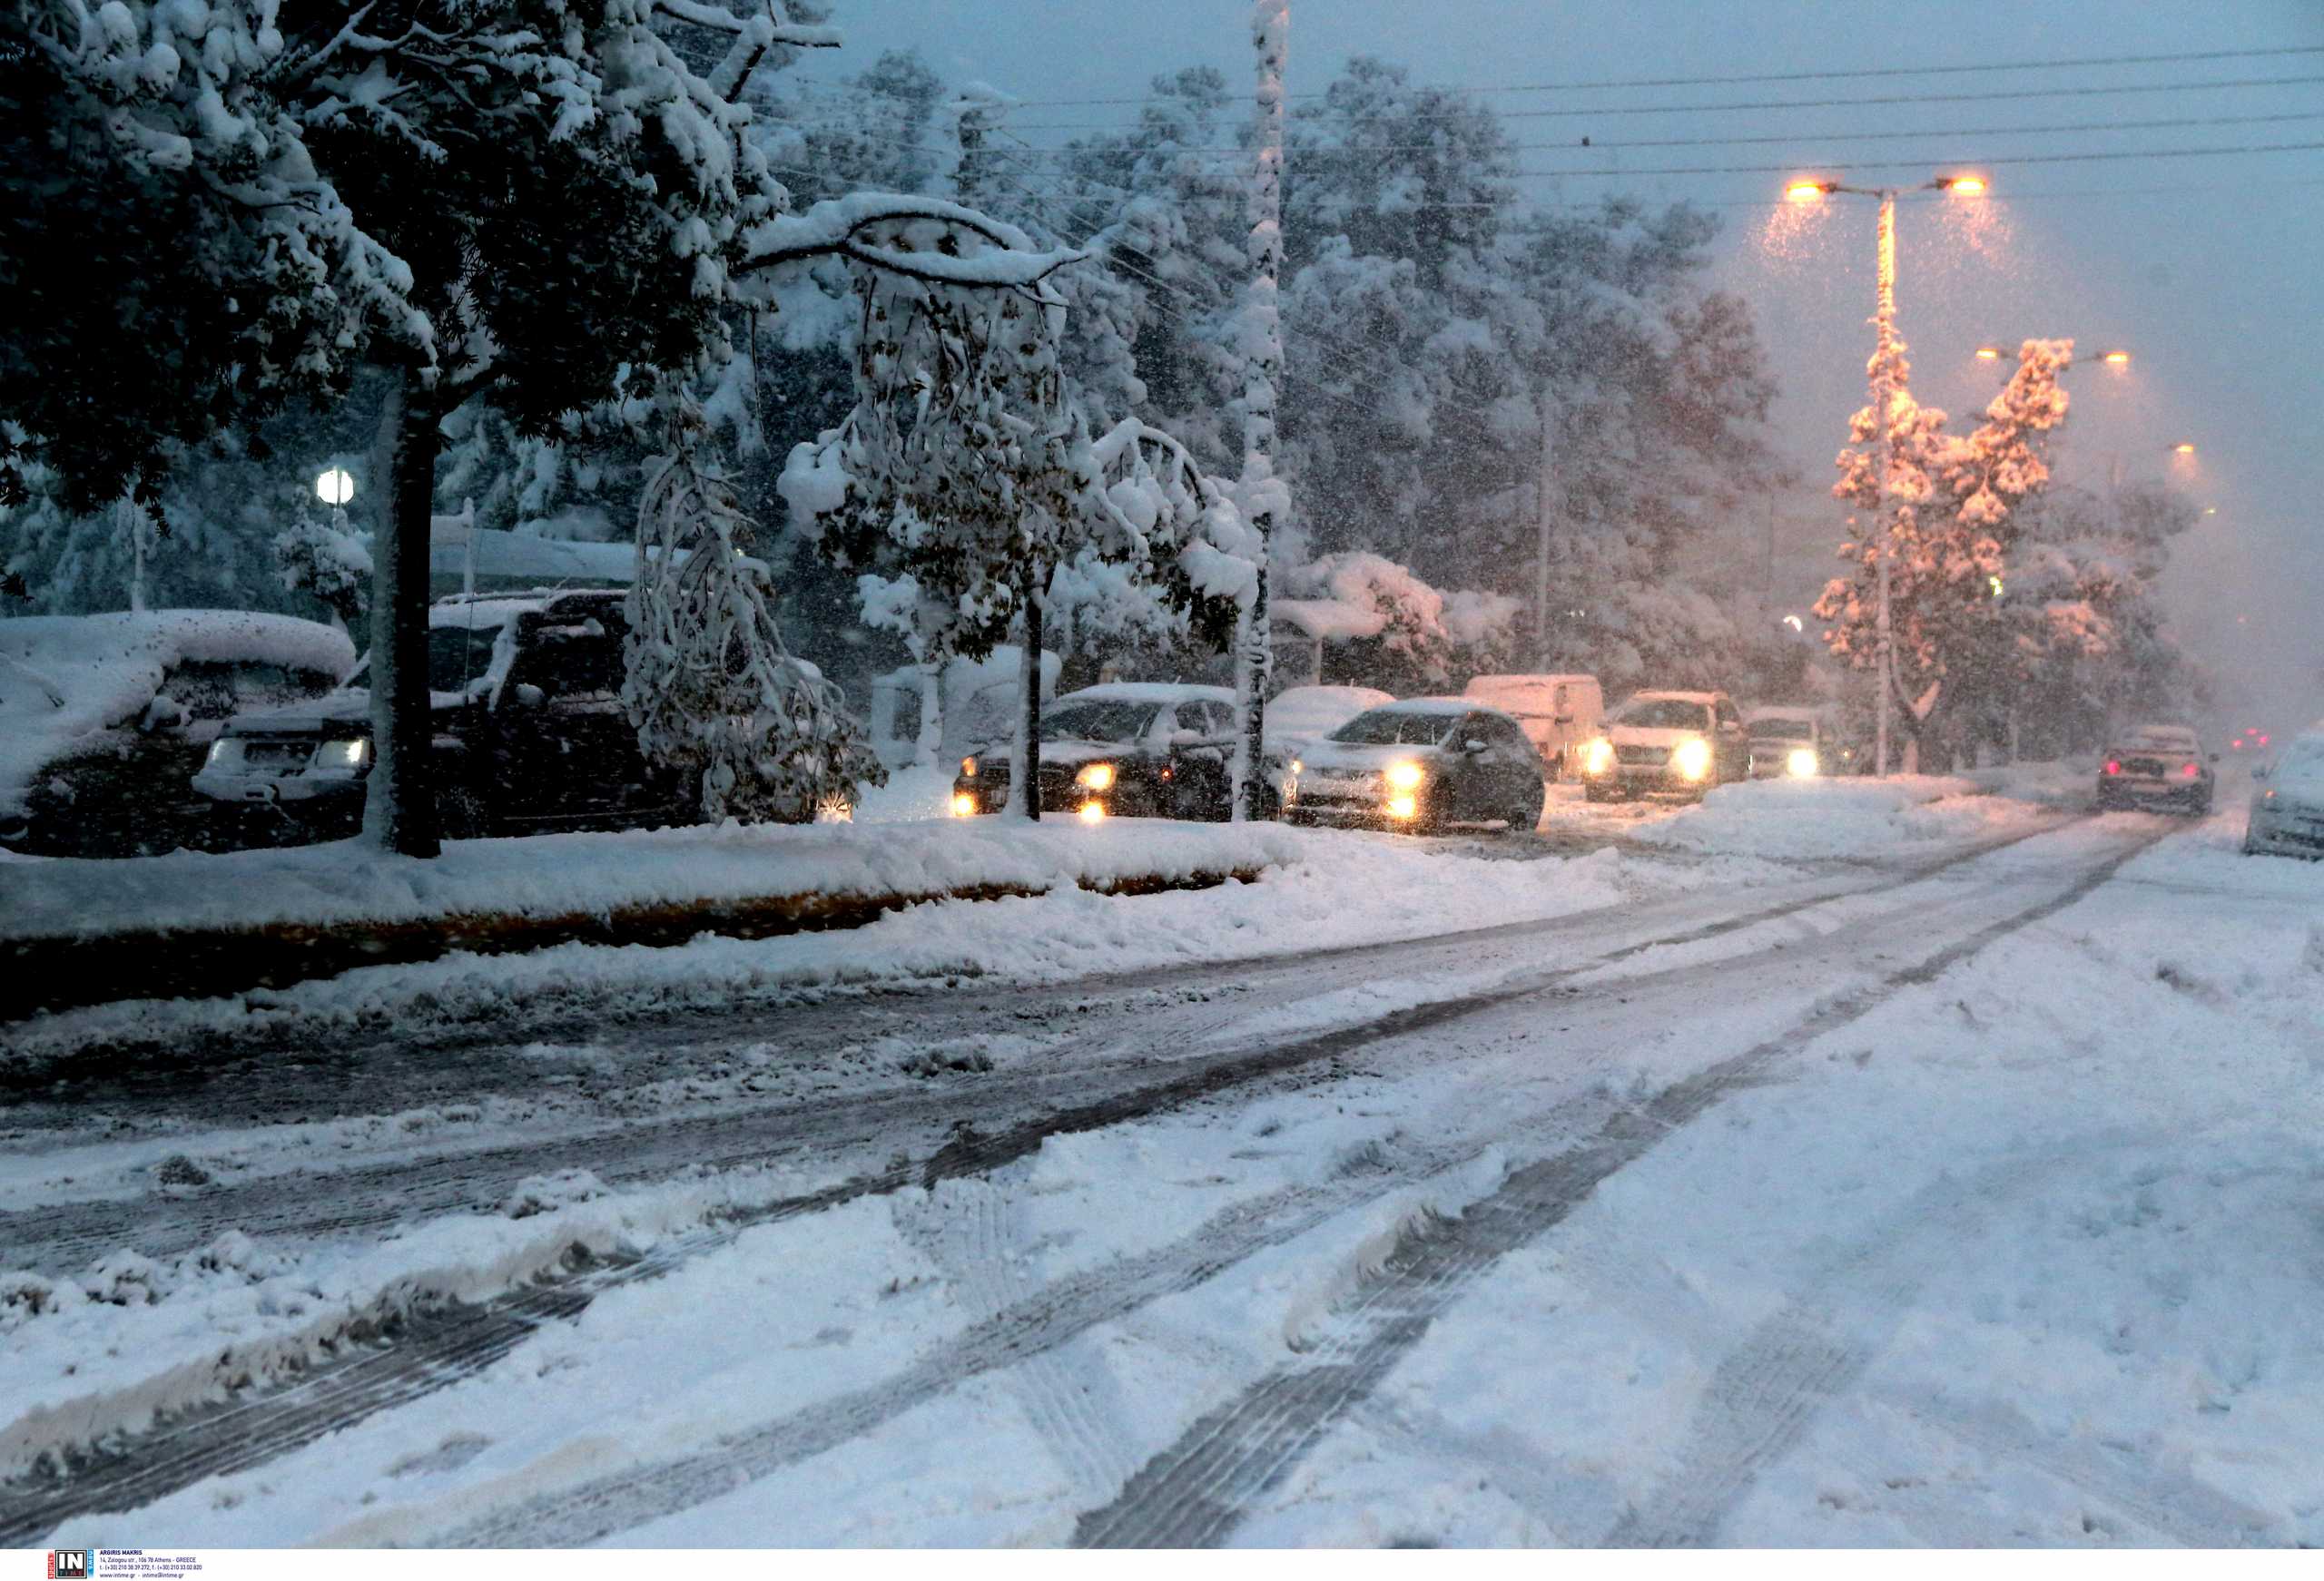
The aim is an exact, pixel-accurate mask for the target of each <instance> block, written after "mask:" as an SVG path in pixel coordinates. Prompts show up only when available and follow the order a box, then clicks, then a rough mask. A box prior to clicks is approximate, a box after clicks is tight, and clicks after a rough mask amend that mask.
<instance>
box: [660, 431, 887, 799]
mask: <svg viewBox="0 0 2324 1581" xmlns="http://www.w3.org/2000/svg"><path fill="white" fill-rule="evenodd" d="M665 415H666V418H667V421H668V425H669V433H670V451H669V454H668V455H666V456H664V457H661V458H660V459H659V460H658V461H656V462H655V464H654V465H653V466H651V467H650V468H649V469H648V471H647V475H646V479H645V491H644V493H643V494H642V495H641V496H640V497H639V500H638V509H637V574H636V580H635V583H634V584H633V585H632V586H631V589H630V594H629V601H628V615H629V629H628V631H627V633H625V636H624V638H623V653H624V657H625V660H626V665H625V674H624V677H623V681H622V694H621V695H622V707H623V709H624V711H625V712H626V713H627V714H628V715H629V720H630V722H631V723H632V724H633V725H635V727H636V729H637V741H638V745H639V746H640V747H641V748H642V749H643V750H644V751H645V755H646V757H647V758H648V759H650V760H652V761H656V762H661V763H665V764H668V765H670V766H672V767H674V768H676V769H678V770H680V771H683V772H684V774H686V775H687V777H688V778H689V779H690V780H691V781H693V782H694V785H695V786H696V787H697V790H698V792H699V794H700V797H701V806H702V814H703V816H704V818H706V819H709V820H714V821H715V820H720V819H724V818H739V819H742V820H745V821H751V820H773V821H785V822H791V821H798V820H801V819H803V818H804V817H806V816H808V815H810V814H812V813H815V812H819V811H830V810H838V809H840V808H843V807H845V806H846V805H847V804H848V803H849V802H850V801H851V800H852V796H853V790H854V784H855V781H858V780H862V779H869V780H872V781H874V782H875V783H876V782H878V781H881V779H883V778H884V777H885V775H884V771H882V770H881V767H880V765H879V763H878V762H877V761H875V760H874V759H873V758H872V754H871V753H870V752H869V751H866V750H865V749H864V747H863V745H862V742H861V741H859V740H858V738H857V736H856V733H855V727H854V723H853V722H852V720H851V719H850V718H849V717H848V714H847V712H846V709H845V707H844V706H843V704H842V700H841V698H840V695H839V692H838V689H837V688H836V687H834V686H832V684H831V683H830V682H827V681H825V680H824V679H823V678H822V676H821V675H820V674H818V673H815V672H814V671H813V670H812V669H811V668H809V667H808V666H807V665H805V664H803V663H801V662H800V661H799V660H797V659H794V658H793V657H792V656H791V654H790V653H789V651H788V650H787V649H786V648H785V647H784V646H783V634H782V632H781V630H780V628H779V627H778V626H777V624H776V623H775V618H774V612H773V609H772V608H770V607H769V604H768V599H767V589H766V587H765V584H764V582H763V575H764V573H763V570H762V569H761V567H760V566H759V565H757V564H756V563H754V562H753V560H752V559H751V558H750V551H751V548H752V546H753V539H754V537H755V534H754V533H753V526H752V523H751V521H750V519H749V517H748V516H745V515H744V514H743V509H742V507H741V506H740V505H739V504H738V502H737V501H736V498H735V495H734V486H733V484H732V482H731V481H730V480H729V479H728V477H727V476H725V475H724V473H722V472H721V471H719V470H718V469H717V467H716V466H714V465H713V464H712V463H711V461H710V459H709V458H708V457H706V456H705V455H704V443H705V440H706V437H707V436H706V431H705V430H706V428H707V425H706V423H705V422H704V417H703V413H702V408H701V407H700V406H699V405H698V404H697V403H696V402H695V401H694V398H693V397H692V396H691V395H690V394H686V393H684V392H680V393H678V394H675V395H674V396H673V397H671V398H670V399H669V400H668V401H667V402H666V403H665Z"/></svg>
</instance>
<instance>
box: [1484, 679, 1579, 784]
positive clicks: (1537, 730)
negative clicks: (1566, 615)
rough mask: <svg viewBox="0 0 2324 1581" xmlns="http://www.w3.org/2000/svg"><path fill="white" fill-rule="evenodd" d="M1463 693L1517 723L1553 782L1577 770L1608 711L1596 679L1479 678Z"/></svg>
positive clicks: (1567, 776) (1565, 777)
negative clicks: (1587, 745)
mask: <svg viewBox="0 0 2324 1581" xmlns="http://www.w3.org/2000/svg"><path fill="white" fill-rule="evenodd" d="M1462 695H1463V696H1466V697H1472V698H1474V699H1475V700H1476V701H1477V702H1482V703H1483V704H1484V705H1485V706H1486V707H1488V708H1497V709H1499V710H1501V712H1503V713H1505V714H1507V715H1509V716H1510V717H1511V718H1512V719H1513V720H1515V721H1516V722H1517V724H1518V728H1519V729H1521V730H1522V731H1523V732H1525V739H1526V740H1527V741H1531V742H1532V743H1533V750H1534V751H1537V752H1539V753H1540V754H1541V766H1542V767H1543V768H1544V769H1545V770H1547V771H1548V772H1549V775H1550V778H1551V779H1552V780H1564V779H1571V777H1572V776H1573V775H1574V774H1575V773H1576V772H1578V771H1579V769H1580V765H1581V748H1582V744H1583V743H1584V742H1585V741H1589V740H1590V737H1592V736H1594V735H1596V734H1597V733H1598V726H1599V723H1600V721H1602V720H1603V719H1604V717H1605V713H1606V698H1605V693H1604V692H1602V691H1601V690H1600V687H1599V685H1598V677H1597V676H1595V675H1480V676H1478V677H1477V678H1476V679H1475V680H1473V681H1472V682H1469V684H1468V687H1467V689H1466V690H1465V691H1464V692H1462Z"/></svg>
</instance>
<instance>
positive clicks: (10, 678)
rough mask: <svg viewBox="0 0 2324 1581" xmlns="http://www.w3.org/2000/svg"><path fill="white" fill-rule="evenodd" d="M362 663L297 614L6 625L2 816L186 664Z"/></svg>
mask: <svg viewBox="0 0 2324 1581" xmlns="http://www.w3.org/2000/svg"><path fill="white" fill-rule="evenodd" d="M190 663H250V664H274V665H281V666H282V667H284V668H287V669H294V670H304V671H307V672H310V673H314V674H317V675H322V676H326V677H329V678H330V679H333V680H336V679H338V678H339V677H340V676H342V675H345V674H346V673H347V672H348V670H349V669H350V668H351V667H352V666H353V664H354V663H355V647H354V644H353V643H351V642H350V641H349V640H348V636H347V633H344V632H340V631H334V630H333V629H332V628H330V626H327V625H323V624H320V623H319V622H316V621H310V620H300V619H299V618H298V617H297V616H295V615H287V614H255V613H253V612H251V611H249V610H219V609H158V610H148V611H143V612H140V613H134V614H133V613H130V612H127V611H117V612H114V613H112V614H81V615H28V616H25V617H23V618H21V619H16V620H0V813H10V812H21V811H22V810H24V805H25V789H26V787H27V786H29V785H30V784H31V782H32V781H33V779H34V776H35V775H37V774H38V773H39V772H40V771H41V770H42V768H43V767H44V765H46V764H48V763H51V762H54V761H56V760H57V759H58V758H59V757H62V756H64V755H65V754H66V753H68V752H70V751H72V749H73V747H74V743H76V742H78V741H82V740H83V739H84V738H85V737H88V736H90V735H92V734H94V733H95V732H99V731H103V730H108V729H111V728H112V727H113V726H115V725H119V724H125V723H128V722H130V721H132V720H133V719H135V718H136V717H137V716H138V715H140V714H141V713H143V712H144V711H145V709H146V707H147V706H148V705H149V704H150V703H152V702H153V698H154V696H155V694H156V693H158V692H160V691H161V689H162V682H163V681H164V680H165V679H166V678H167V677H168V675H169V673H170V672H171V671H172V670H173V669H175V668H176V667H177V666H178V665H181V664H190ZM0 914H5V907H0Z"/></svg>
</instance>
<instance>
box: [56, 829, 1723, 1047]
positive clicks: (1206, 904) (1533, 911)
mask: <svg viewBox="0 0 2324 1581" xmlns="http://www.w3.org/2000/svg"><path fill="white" fill-rule="evenodd" d="M963 826H965V827H966V828H967V829H969V830H975V831H977V832H979V833H983V832H985V831H988V830H1002V829H1009V828H1013V830H1014V831H1015V833H1016V834H1017V835H1019V836H1027V835H1029V834H1031V832H1032V831H1029V830H1026V829H1025V828H1024V826H1023V825H1021V824H1019V825H1014V826H1009V825H1004V824H1002V823H1000V820H990V819H987V820H962V821H961V823H960V824H955V825H952V826H950V830H947V831H945V832H956V831H960V830H962V828H963ZM789 832H794V833H803V834H804V833H813V834H816V835H817V836H819V837H820V836H822V835H823V834H824V833H826V832H830V833H833V834H844V833H845V827H844V826H842V827H841V828H839V829H838V830H832V831H824V830H814V831H807V830H800V831H789ZM863 832H871V831H863ZM877 833H878V835H879V837H880V840H881V841H883V842H890V843H896V844H901V845H905V846H909V845H910V844H911V842H913V841H915V840H917V839H918V838H919V837H921V835H922V834H923V833H924V830H923V829H922V828H921V827H920V826H911V825H902V826H887V827H882V828H881V829H879V830H877ZM1076 837H1098V840H1097V841H1096V843H1095V844H1094V845H1093V846H1092V847H1091V848H1090V849H1113V848H1110V847H1108V845H1107V844H1106V839H1107V838H1108V837H1113V838H1118V839H1124V840H1133V841H1136V840H1156V841H1167V840H1170V839H1172V838H1174V837H1183V838H1184V839H1185V840H1186V841H1187V850H1188V851H1189V852H1190V853H1207V854H1210V855H1213V856H1214V857H1215V856H1216V853H1219V852H1221V851H1225V852H1227V853H1229V854H1233V853H1236V852H1241V851H1245V850H1247V851H1249V852H1251V853H1252V854H1253V855H1254V857H1255V858H1265V859H1269V862H1270V865H1269V866H1268V867H1267V871H1266V877H1265V879H1262V880H1261V881H1259V882H1257V883H1244V882H1240V881H1230V882H1228V883H1226V884H1225V885H1223V886H1220V887H1217V888H1214V889H1202V890H1186V891H1176V892H1167V893H1162V894H1155V895H1146V896H1139V897H1135V898H1129V897H1116V896H1107V895H1102V894H1098V893H1094V892H1092V891H1090V890H1087V889H1077V888H1074V887H1073V886H1072V885H1071V884H1070V883H1069V882H1068V883H1066V884H1064V885H1061V886H1060V887H1059V888H1057V889H1051V890H1050V891H1049V892H1048V893H1045V894H1041V895H1036V896H1029V897H1021V898H1013V899H1000V900H990V901H979V900H941V901H935V902H931V903H929V904H926V905H920V906H912V907H909V908H904V909H901V910H898V911H894V912H891V913H889V914H888V915H886V916H883V917H881V918H878V919H877V920H875V921H873V922H871V923H869V924H866V925H865V926H863V927H862V928H849V929H846V930H844V931H837V932H829V933H803V934H793V935H790V936H786V937H783V938H769V939H742V938H713V937H704V938H697V939H695V940H694V942H693V943H691V944H687V945H684V946H682V947H678V948H647V947H644V946H623V947H610V946H600V945H587V944H571V945H560V946H556V947H555V948H547V949H541V950H536V951H532V952H530V953H527V954H524V955H509V956H476V955H469V954H455V955H451V956H448V957H444V958H443V959H440V960H435V961H429V962H425V963H420V964H416V965H408V966H383V967H363V968H359V969H357V970H354V971H350V972H347V973H345V974H343V975H341V976H340V977H334V978H330V979H328V980H325V981H318V982H310V983H304V984H300V985H299V986H297V987H290V988H285V989H280V990H274V989H261V990H253V991H251V992H248V993H244V994H239V995H236V996H234V997H231V998H219V999H210V1000H167V1001H156V1000H150V999H144V1000H139V999H128V1000H123V1001H121V1002H118V1003H115V1004H111V1005H104V1006H98V1007H92V1008H89V1009H86V1010H75V1011H64V1012H59V1013H56V1014H54V1015H48V1016H37V1017H34V1018H33V1019H31V1020H28V1021H25V1022H23V1023H20V1024H18V1025H16V1026H12V1027H11V1028H10V1031H11V1036H12V1039H13V1042H14V1048H13V1049H12V1050H11V1051H10V1052H11V1053H13V1054H14V1055H15V1057H16V1058H18V1059H19V1060H21V1061H23V1062H25V1063H26V1064H33V1065H39V1064H44V1063H46V1062H48V1061H49V1060H52V1059H54V1058H58V1057H61V1056H64V1055H65V1054H68V1053H71V1052H72V1051H74V1050H75V1049H78V1048H83V1047H87V1046H91V1045H94V1044H99V1043H113V1042H117V1041H121V1040H127V1041H131V1042H135V1041H137V1040H139V1039H143V1038H146V1037H153V1036H181V1035H184V1036H190V1035H192V1034H195V1033H200V1032H209V1033H212V1034H225V1035H232V1036H239V1035H241V1034H244V1033H249V1032H254V1031H260V1030H263V1029H265V1028H267V1027H269V1026H274V1025H279V1024H285V1023H291V1022H296V1023H298V1024H299V1025H300V1026H302V1027H311V1028H312V1030H313V1031H314V1033H315V1035H316V1036H327V1035H329V1034H330V1033H331V1032H332V1031H333V1030H334V1029H338V1030H346V1029H350V1028H355V1027H361V1026H378V1025H383V1024H389V1023H392V1024H394V1025H396V1026H399V1029H400V1030H401V1031H403V1032H404V1033H406V1034H407V1035H409V1036H420V1035H422V1034H423V1031H424V1027H425V1026H426V1025H428V1024H429V1023H436V1024H443V1025H463V1024H470V1023H473V1022H475V1021H477V1020H479V1019H493V1018H497V1017H502V1016H507V1015H508V1014H509V1013H510V1012H511V1011H512V1010H514V1009H518V1008H528V1009H534V1010H539V1011H543V1012H554V1011H556V1009H558V1008H559V1007H568V1006H579V1005H587V1006H589V1007H591V1010H590V1013H591V1014H592V1015H593V1016H596V1015H603V1016H618V1015H625V1014H645V1013H648V1012H652V1011H656V1010H671V1009H682V1008H686V1007H710V1006H723V1007H733V1006H734V1005H736V1004H739V1003H743V1002H747V1001H750V1000H753V999H756V1000H760V1001H781V1000H784V999H789V998H793V997H797V996H799V995H800V994H803V993H810V992H816V991H822V990H828V989H831V988H832V987H843V986H847V985H853V984H862V983H885V984H893V985H896V986H900V987H901V986H910V985H911V984H913V983H915V982H917V983H929V982H939V983H940V982H943V981H945V980H947V979H950V978H958V977H980V978H987V979H998V980H1001V981H1010V982H1033V981H1054V980H1059V979H1062V978H1067V977H1080V976H1086V975H1088V974H1092V973H1097V972H1109V971H1131V970H1141V969H1150V968H1154V967H1167V966H1170V965H1174V964H1177V963H1180V962H1196V961H1206V960H1239V959H1248V958H1252V957H1261V956H1269V955H1282V954H1287V953H1291V952H1295V951H1299V950H1308V949H1323V948H1333V947H1335V946H1344V945H1354V944H1366V943H1373V942H1376V941H1382V940H1387V939H1397V938H1420V937H1423V936H1425V935H1429V934H1435V933H1445V932H1452V931H1455V930H1458V929H1461V928H1485V927H1492V926H1494V925H1497V924H1502V923H1511V922H1523V921H1530V920H1534V919H1538V918H1549V917H1557V916H1562V915H1565V914H1567V913H1569V912H1574V911H1581V910H1587V909H1589V908H1593V907H1600V906H1610V905H1614V904H1618V903H1620V902H1622V901H1624V900H1628V899H1637V898H1639V897H1640V896H1641V895H1644V894H1650V893H1659V892H1668V891H1670V890H1673V889H1681V888H1691V887H1694V886H1697V885H1699V884H1702V883H1705V882H1708V881H1709V879H1708V875H1706V874H1704V873H1702V872H1700V871H1698V870H1694V869H1680V868H1678V867H1676V866H1675V865H1672V864H1661V863H1650V862H1641V861H1640V859H1637V858H1635V857H1626V856H1622V855H1620V854H1618V853H1616V852H1615V851H1613V850H1611V849H1607V850H1601V851H1599V852H1596V853H1594V854H1593V855H1591V856H1588V857H1581V858H1575V859H1569V860H1559V859H1542V860H1538V861H1508V860H1496V859H1490V858H1484V857H1469V856H1462V855H1457V854H1453V853H1450V852H1445V851H1442V850H1433V849H1429V848H1428V847H1426V846H1423V845H1419V844H1416V843H1413V842H1412V841H1409V840H1400V839H1398V838H1396V837H1393V836H1385V835H1372V834H1364V833H1355V832H1350V831H1344V830H1294V829H1286V828H1284V827H1282V826H1279V825H1273V824H1260V825H1244V826H1226V825H1171V824H1164V823H1158V822H1154V821H1151V820H1137V824H1136V826H1135V827H1133V826H1132V824H1131V822H1130V821H1129V820H1124V821H1123V822H1121V823H1119V824H1115V825H1109V826H1107V827H1106V828H1104V829H1101V830H1088V829H1083V828H1080V827H1078V826H1075V825H1052V824H1049V823H1046V822H1045V823H1044V825H1043V826H1042V829H1041V830H1040V840H1038V841H1029V846H1030V847H1032V848H1033V849H1070V847H1071V842H1072V840H1074V839H1075V838H1076ZM566 838H571V839H586V838H590V837H580V836H576V837H566ZM1051 841H1055V842H1056V844H1055V846H1054V847H1053V848H1052V847H1051V846H1050V843H1049V842H1051ZM1246 842H1247V843H1246ZM478 843H480V844H496V843H499V844H506V843H512V842H478ZM525 843H527V844H542V843H547V842H543V841H528V842H525ZM867 843H869V842H867ZM1149 859H1150V858H1149ZM53 865H56V866H62V865H63V864H53ZM1253 865H1254V866H1257V865H1259V863H1258V862H1257V861H1256V860H1255V861H1254V862H1253Z"/></svg>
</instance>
